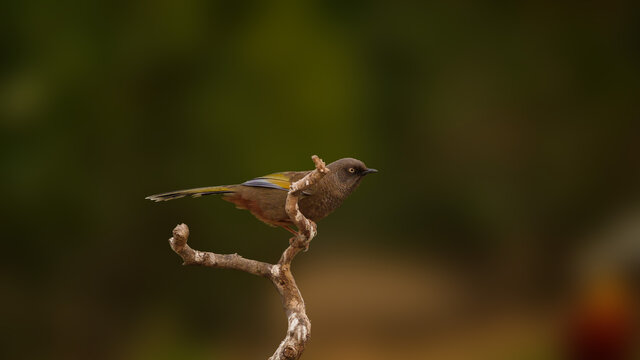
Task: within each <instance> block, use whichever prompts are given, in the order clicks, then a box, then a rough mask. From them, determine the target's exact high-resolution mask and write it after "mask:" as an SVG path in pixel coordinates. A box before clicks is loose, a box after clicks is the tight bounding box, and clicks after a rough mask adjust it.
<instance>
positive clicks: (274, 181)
mask: <svg viewBox="0 0 640 360" xmlns="http://www.w3.org/2000/svg"><path fill="white" fill-rule="evenodd" d="M242 185H244V186H254V187H265V188H271V189H278V190H284V191H288V190H289V187H291V181H290V180H289V176H288V175H287V174H286V173H273V174H269V175H265V176H261V177H259V178H255V179H253V180H249V181H245V182H244V183H242Z"/></svg>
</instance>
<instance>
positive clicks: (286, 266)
mask: <svg viewBox="0 0 640 360" xmlns="http://www.w3.org/2000/svg"><path fill="white" fill-rule="evenodd" d="M311 158H312V159H313V162H314V163H315V165H316V169H315V170H314V171H311V172H310V173H308V174H307V175H306V176H304V177H303V178H302V179H300V180H298V181H296V182H295V183H293V184H291V187H290V189H289V194H288V195H287V201H286V205H285V207H286V211H287V215H289V218H291V221H293V223H294V224H295V225H296V227H297V228H298V234H297V236H296V237H294V238H292V239H291V240H290V241H289V247H287V248H286V249H285V250H284V252H283V253H282V256H281V257H280V260H279V261H278V263H277V264H269V263H265V262H261V261H256V260H251V259H245V258H243V257H242V256H240V255H238V254H215V253H212V252H205V251H198V250H194V249H192V248H191V247H189V245H188V244H187V240H188V238H189V227H188V226H187V225H185V224H179V225H177V226H176V227H175V229H173V237H172V238H171V239H169V244H170V245H171V249H173V251H175V252H176V254H178V255H180V257H181V258H182V260H183V261H184V262H183V265H201V266H207V267H213V268H219V269H235V270H240V271H244V272H247V273H249V274H253V275H258V276H262V277H266V278H268V279H269V280H271V282H272V283H273V285H274V286H275V287H276V289H277V290H278V293H280V297H281V298H282V306H283V307H284V311H285V313H286V315H287V321H288V327H287V335H286V336H285V338H284V340H282V342H281V343H280V345H279V346H278V348H277V349H276V351H275V353H274V354H273V355H272V356H271V357H270V358H269V360H295V359H299V358H300V356H302V352H303V351H304V347H305V344H306V342H307V340H308V339H309V336H310V334H311V322H310V321H309V318H308V317H307V313H306V309H305V305H304V300H303V299H302V295H301V294H300V290H299V289H298V286H297V285H296V281H295V279H294V277H293V274H292V273H291V261H292V260H293V258H294V257H295V256H296V255H297V254H298V253H299V252H300V251H301V250H306V249H308V248H309V242H310V241H311V240H312V239H313V237H314V236H316V234H317V227H316V224H315V223H314V222H313V221H311V220H309V219H307V218H306V217H305V216H304V215H303V214H302V212H300V209H299V207H298V200H299V198H300V195H301V194H302V191H303V190H305V189H306V188H308V187H310V186H311V185H313V184H314V183H316V182H317V181H318V180H320V179H321V178H322V177H323V176H324V175H326V174H327V173H328V172H329V169H328V168H327V167H326V166H325V164H324V162H323V161H322V160H321V159H320V158H319V157H317V156H316V155H313V156H312V157H311Z"/></svg>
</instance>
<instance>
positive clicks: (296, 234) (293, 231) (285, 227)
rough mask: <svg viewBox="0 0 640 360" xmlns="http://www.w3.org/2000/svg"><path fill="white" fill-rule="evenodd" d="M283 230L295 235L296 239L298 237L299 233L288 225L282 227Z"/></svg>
mask: <svg viewBox="0 0 640 360" xmlns="http://www.w3.org/2000/svg"><path fill="white" fill-rule="evenodd" d="M282 228H283V229H285V230H287V231H288V232H290V233H292V234H293V235H295V236H296V237H297V236H298V232H297V231H295V230H293V229H292V228H291V227H290V226H288V225H283V226H282Z"/></svg>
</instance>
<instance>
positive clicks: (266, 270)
mask: <svg viewBox="0 0 640 360" xmlns="http://www.w3.org/2000/svg"><path fill="white" fill-rule="evenodd" d="M188 238H189V227H188V226H187V225H186V224H180V225H177V226H176V227H175V229H173V237H172V238H171V239H169V244H170V245H171V248H172V249H173V251H175V252H176V253H177V254H178V255H180V257H181V258H182V260H183V261H184V263H183V264H182V265H201V266H207V267H212V268H218V269H234V270H240V271H244V272H248V273H249V274H253V275H258V276H263V277H270V276H271V268H272V267H273V265H271V264H267V263H265V262H261V261H256V260H251V259H245V258H243V257H242V256H240V255H238V254H214V253H212V252H206V251H198V250H193V249H192V248H191V247H190V246H189V245H188V244H187V240H188Z"/></svg>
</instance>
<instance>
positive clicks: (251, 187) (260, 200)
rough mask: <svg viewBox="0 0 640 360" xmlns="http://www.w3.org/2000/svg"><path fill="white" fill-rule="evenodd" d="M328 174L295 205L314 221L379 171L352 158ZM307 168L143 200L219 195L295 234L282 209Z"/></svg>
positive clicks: (338, 162) (335, 165)
mask: <svg viewBox="0 0 640 360" xmlns="http://www.w3.org/2000/svg"><path fill="white" fill-rule="evenodd" d="M327 168H329V173H328V174H326V175H325V176H324V177H322V178H321V179H320V180H319V181H318V182H317V183H315V184H313V185H311V186H310V187H309V188H307V189H305V190H304V191H303V192H302V195H303V196H302V197H301V198H300V199H299V201H298V206H299V208H300V211H301V212H302V214H303V215H304V216H305V217H307V218H308V219H311V220H313V221H314V222H317V221H318V220H321V219H323V218H325V217H326V216H328V215H329V214H331V213H332V212H333V211H334V210H336V209H337V208H338V207H340V205H342V202H343V201H344V200H345V199H346V198H347V197H348V196H349V195H350V194H351V193H352V192H353V191H354V190H355V189H356V188H357V187H358V185H360V182H361V181H362V179H363V178H364V177H365V176H366V175H368V174H372V173H377V172H378V170H376V169H372V168H368V167H367V166H366V165H365V164H364V162H362V161H360V160H358V159H354V158H343V159H340V160H336V161H334V162H332V163H330V164H329V165H327ZM309 172H310V171H284V172H277V173H273V174H269V175H265V176H261V177H257V178H254V179H251V180H248V181H245V182H243V183H241V184H236V185H221V186H208V187H200V188H195V189H186V190H177V191H171V192H166V193H162V194H156V195H150V196H147V197H146V198H145V199H148V200H152V201H155V202H160V201H167V200H173V199H179V198H183V197H186V196H191V197H200V196H204V195H213V194H219V195H222V198H223V200H226V201H229V202H231V203H233V204H235V205H236V208H238V209H245V210H249V212H251V214H253V216H255V217H256V218H257V219H258V220H260V221H262V222H263V223H265V224H267V225H270V226H274V227H282V228H284V229H285V230H287V231H289V232H291V233H293V234H297V232H296V231H295V230H293V228H292V227H291V226H292V225H293V222H292V221H291V219H290V218H289V216H288V215H287V212H286V211H285V202H286V199H287V195H288V193H289V188H290V187H291V184H292V183H294V182H296V181H297V180H300V179H302V178H303V177H304V176H305V175H307V174H308V173H309Z"/></svg>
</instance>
